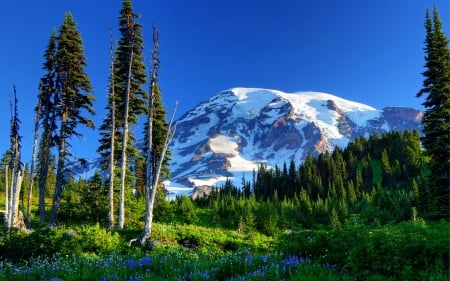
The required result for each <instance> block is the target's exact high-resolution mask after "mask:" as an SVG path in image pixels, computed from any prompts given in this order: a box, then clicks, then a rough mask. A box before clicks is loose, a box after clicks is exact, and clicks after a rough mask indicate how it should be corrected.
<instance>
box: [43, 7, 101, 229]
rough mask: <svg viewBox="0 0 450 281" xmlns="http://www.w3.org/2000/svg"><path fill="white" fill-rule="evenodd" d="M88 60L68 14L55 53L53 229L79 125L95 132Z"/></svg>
mask: <svg viewBox="0 0 450 281" xmlns="http://www.w3.org/2000/svg"><path fill="white" fill-rule="evenodd" d="M85 66H86V59H85V57H84V54H83V46H82V39H81V36H80V33H79V31H78V30H77V27H76V23H75V21H74V19H73V17H72V14H70V13H66V14H65V16H64V22H63V24H62V25H61V28H60V30H59V36H58V46H57V53H56V74H57V75H56V85H55V86H56V97H57V101H58V102H57V103H56V116H57V118H58V121H59V132H58V136H57V145H58V162H57V171H56V184H55V192H54V194H53V201H52V211H51V214H50V221H49V224H50V226H53V225H55V223H56V221H57V214H58V209H59V207H60V203H61V194H62V190H63V186H64V177H65V169H64V165H65V163H66V158H67V156H69V155H70V152H69V150H68V148H69V147H70V144H69V140H70V138H71V137H72V136H81V134H80V133H79V132H77V131H76V128H77V126H78V125H85V126H87V127H90V128H93V127H94V123H93V122H92V120H90V119H88V118H86V117H84V116H83V115H82V113H83V111H87V112H89V113H90V114H93V113H94V109H93V108H92V101H93V100H94V97H93V96H92V95H91V94H90V92H91V91H92V88H91V83H90V81H89V78H88V76H87V74H86V73H85V71H84V68H85Z"/></svg>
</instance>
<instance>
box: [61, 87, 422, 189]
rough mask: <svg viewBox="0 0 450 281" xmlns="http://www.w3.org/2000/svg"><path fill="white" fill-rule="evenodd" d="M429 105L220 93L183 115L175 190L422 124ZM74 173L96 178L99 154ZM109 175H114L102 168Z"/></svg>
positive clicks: (176, 142) (176, 143) (236, 177)
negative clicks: (421, 108)
mask: <svg viewBox="0 0 450 281" xmlns="http://www.w3.org/2000/svg"><path fill="white" fill-rule="evenodd" d="M421 120H422V112H420V111H419V110H416V109H412V108H406V107H386V108H383V109H381V110H380V109H375V108H373V107H371V106H368V105H365V104H361V103H357V102H353V101H349V100H345V99H342V98H340V97H337V96H334V95H331V94H327V93H320V92H296V93H284V92H281V91H277V90H269V89H258V88H233V89H230V90H227V91H223V92H221V93H218V94H216V95H214V96H212V97H211V98H210V99H208V100H206V101H203V102H202V103H200V104H199V105H198V106H196V107H195V108H193V109H192V110H190V111H188V112H186V113H185V114H184V115H183V116H182V117H181V118H179V119H178V120H177V121H176V126H177V130H176V133H175V135H174V137H173V140H172V143H171V146H170V150H171V152H172V156H171V158H172V161H171V165H170V168H171V171H172V178H171V180H170V181H166V182H165V184H166V188H167V189H168V191H169V197H170V196H174V195H180V194H192V193H193V192H194V190H195V189H196V188H199V187H205V186H207V187H211V186H219V185H221V184H222V183H224V182H225V180H227V179H230V180H232V181H233V182H234V183H235V184H236V185H237V186H240V184H241V181H242V178H243V177H245V178H246V180H252V177H253V170H256V169H257V168H258V166H259V165H260V164H261V163H265V164H266V165H268V166H271V167H274V166H275V165H278V166H279V167H281V166H282V165H283V163H284V162H286V163H287V164H288V163H289V161H290V160H291V159H293V160H295V162H296V164H297V165H298V164H300V163H301V162H302V161H303V160H304V159H305V157H306V156H307V155H308V153H312V154H313V155H317V154H318V153H322V152H325V151H331V150H333V149H334V148H335V147H336V146H338V147H345V146H346V145H347V144H348V143H349V142H350V141H351V140H353V139H355V138H356V137H359V136H366V137H367V136H369V135H370V134H373V133H375V132H378V133H383V132H386V131H390V130H405V129H418V130H421V128H422V125H421ZM70 166H71V167H69V170H71V171H72V174H73V175H74V176H78V177H82V178H90V177H92V176H93V175H94V171H95V170H100V165H99V159H93V160H87V161H86V160H82V161H77V162H76V163H75V162H74V163H72V165H70ZM102 175H103V176H106V174H102Z"/></svg>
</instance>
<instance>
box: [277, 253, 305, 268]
mask: <svg viewBox="0 0 450 281" xmlns="http://www.w3.org/2000/svg"><path fill="white" fill-rule="evenodd" d="M303 262H304V259H303V258H302V259H299V258H298V257H297V256H287V257H286V258H284V259H283V261H282V263H283V264H284V265H286V266H289V267H291V268H292V267H297V266H299V265H300V263H303Z"/></svg>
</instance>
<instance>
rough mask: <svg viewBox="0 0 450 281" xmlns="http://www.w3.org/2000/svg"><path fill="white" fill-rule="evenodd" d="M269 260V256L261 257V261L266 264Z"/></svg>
mask: <svg viewBox="0 0 450 281" xmlns="http://www.w3.org/2000/svg"><path fill="white" fill-rule="evenodd" d="M268 260H269V256H261V261H262V262H263V263H266V262H267V261H268Z"/></svg>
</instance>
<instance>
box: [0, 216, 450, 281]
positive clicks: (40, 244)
mask: <svg viewBox="0 0 450 281" xmlns="http://www.w3.org/2000/svg"><path fill="white" fill-rule="evenodd" d="M448 231H449V223H448V222H440V223H425V222H423V221H418V222H416V223H413V222H405V223H401V224H396V225H386V226H381V227H367V226H361V225H359V226H354V227H346V228H343V229H341V230H330V231H325V230H302V231H296V232H284V233H282V234H280V235H279V236H278V237H268V236H265V235H262V234H260V233H257V232H253V233H250V234H247V235H243V234H239V233H237V232H236V231H232V230H226V229H222V228H208V227H199V226H193V225H179V224H178V225H177V224H160V223H156V224H155V225H154V228H153V239H152V240H153V241H152V242H153V247H152V249H149V248H148V247H145V248H141V247H140V246H131V247H129V246H127V242H128V240H129V239H131V238H134V237H137V236H138V235H139V234H140V230H139V229H128V230H124V231H120V232H118V231H108V230H106V229H104V228H103V227H100V226H99V225H93V226H77V227H71V228H64V227H63V228H59V229H46V228H44V229H40V230H39V231H35V232H33V233H31V234H28V235H27V234H22V233H15V234H7V233H5V232H3V234H2V236H1V237H4V238H1V239H0V255H1V256H2V259H1V260H0V280H50V279H51V278H56V277H58V278H61V279H63V280H65V281H67V280H319V279H320V280H448V278H449V276H450V275H449V269H448V267H449V248H448V246H449V245H450V241H449V239H450V238H449V237H450V236H449V232H448ZM186 240H189V241H190V243H191V247H189V248H186V247H184V246H183V245H182V243H181V241H186ZM43 249H45V251H43ZM19 250H20V251H22V252H21V256H22V259H20V260H18V259H17V258H16V256H17V254H16V253H17V252H18V251H19ZM7 253H14V254H11V255H10V256H9V257H8V255H7Z"/></svg>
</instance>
